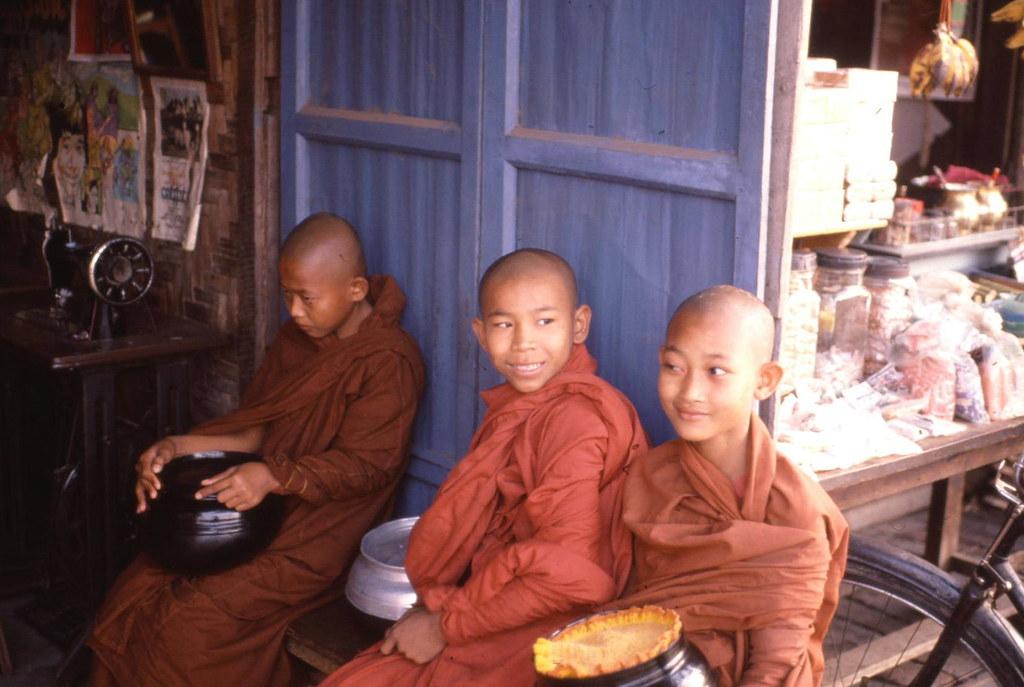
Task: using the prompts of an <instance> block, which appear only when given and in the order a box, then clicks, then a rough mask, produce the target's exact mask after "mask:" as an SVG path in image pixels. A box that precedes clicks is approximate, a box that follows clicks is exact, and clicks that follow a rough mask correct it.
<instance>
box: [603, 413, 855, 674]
mask: <svg viewBox="0 0 1024 687" xmlns="http://www.w3.org/2000/svg"><path fill="white" fill-rule="evenodd" d="M750 430H751V432H750V454H749V455H748V457H747V480H746V486H745V489H744V493H743V497H742V499H737V496H736V490H735V488H734V486H733V484H732V483H731V482H730V481H729V478H728V477H726V476H725V474H724V473H722V472H721V471H720V470H718V468H716V467H715V466H714V465H713V464H712V463H710V462H709V461H708V460H706V459H705V458H704V457H702V456H701V455H700V453H698V452H697V450H696V449H695V448H694V447H693V445H692V444H690V443H689V442H686V441H683V440H681V439H677V440H675V441H670V442H668V443H666V444H662V445H661V446H659V447H657V448H655V449H653V450H652V451H651V452H650V453H649V454H647V455H646V456H644V457H642V458H641V459H640V460H638V461H637V463H636V465H634V467H633V470H632V472H631V474H630V476H629V480H627V483H626V493H625V505H624V514H623V518H624V520H625V521H626V524H627V525H628V526H629V528H630V529H631V530H632V531H633V534H634V536H635V548H634V555H635V559H636V562H635V566H636V568H635V573H634V580H633V583H632V585H631V586H632V591H631V592H630V593H629V594H627V596H626V597H624V598H623V599H621V600H619V601H617V602H615V604H614V605H615V606H617V607H621V606H631V605H637V604H648V603H650V604H658V605H661V606H666V607H669V608H674V609H675V610H676V611H678V612H679V615H680V617H681V618H682V621H683V633H684V635H685V636H686V638H687V639H688V640H689V641H690V642H692V643H693V644H694V645H696V646H697V648H698V649H700V650H701V652H703V653H704V655H705V656H706V657H707V659H708V661H709V663H710V664H711V666H712V667H714V668H715V669H716V670H717V672H718V674H719V679H720V682H721V686H722V687H732V686H733V685H749V686H751V687H752V686H753V685H757V686H758V687H767V686H768V685H786V686H787V687H809V686H811V685H818V684H820V682H821V678H822V672H823V670H824V661H823V658H822V650H821V642H822V639H823V638H824V636H825V631H826V630H827V629H828V624H829V621H830V620H831V618H832V614H833V613H834V612H835V608H836V604H837V603H838V600H839V583H840V581H841V578H842V576H843V571H844V570H845V567H846V548H847V543H848V528H847V525H846V521H845V520H844V519H843V516H842V514H841V513H840V512H839V509H838V508H837V507H836V505H835V504H834V503H833V502H832V499H830V498H829V496H828V494H826V493H825V492H824V490H822V489H821V487H819V486H818V485H817V484H815V483H814V482H813V481H812V480H810V479H809V478H808V477H807V476H806V475H804V474H803V473H801V472H800V470H798V469H797V468H795V467H794V466H793V465H792V464H791V463H790V462H789V461H787V460H786V459H785V458H783V457H781V456H778V455H777V454H776V452H775V444H774V442H773V441H772V438H771V435H770V434H769V433H768V430H767V428H766V427H765V426H764V423H762V422H761V420H760V418H758V417H757V416H756V415H755V416H753V418H752V419H751V424H750Z"/></svg>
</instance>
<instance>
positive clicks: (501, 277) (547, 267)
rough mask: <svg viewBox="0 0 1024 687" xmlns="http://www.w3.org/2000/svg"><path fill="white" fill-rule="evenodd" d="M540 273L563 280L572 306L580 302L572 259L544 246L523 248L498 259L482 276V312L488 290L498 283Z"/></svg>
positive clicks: (541, 275) (478, 297)
mask: <svg viewBox="0 0 1024 687" xmlns="http://www.w3.org/2000/svg"><path fill="white" fill-rule="evenodd" d="M538 276H540V277H547V278H550V279H555V280H557V281H559V282H561V284H562V285H563V286H564V288H565V290H566V292H567V293H568V294H569V298H570V301H571V302H572V307H573V308H575V307H576V306H577V304H578V302H579V291H578V290H577V288H576V274H575V272H573V270H572V267H571V266H570V265H569V263H568V262H566V261H565V259H564V258H562V257H561V256H560V255H556V254H555V253H552V252H551V251H548V250H544V249H542V248H520V249H519V250H517V251H513V252H511V253H509V254H508V255H504V256H502V257H500V258H498V259H497V260H495V261H494V262H493V263H491V266H490V267H488V268H487V271H486V272H484V276H483V277H481V278H480V288H479V290H478V291H477V301H478V303H479V306H480V310H481V312H482V311H483V309H484V300H485V299H486V297H487V294H488V293H489V291H490V290H491V289H492V288H493V287H494V286H495V285H496V284H499V283H501V282H504V281H507V280H510V279H520V278H524V277H538Z"/></svg>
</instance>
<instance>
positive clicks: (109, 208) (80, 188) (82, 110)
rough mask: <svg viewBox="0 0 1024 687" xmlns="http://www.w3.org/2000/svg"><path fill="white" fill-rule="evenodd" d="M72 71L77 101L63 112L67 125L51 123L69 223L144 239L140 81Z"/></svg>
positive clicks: (112, 71) (83, 67) (114, 72)
mask: <svg viewBox="0 0 1024 687" xmlns="http://www.w3.org/2000/svg"><path fill="white" fill-rule="evenodd" d="M73 71H74V73H75V93H76V97H75V98H74V99H73V100H72V101H71V103H70V105H69V107H66V108H64V112H65V116H64V119H66V120H67V121H66V122H64V123H62V124H61V125H60V126H58V127H56V128H55V127H54V126H53V124H52V123H51V129H54V135H55V136H57V141H58V143H57V152H56V157H55V158H54V166H53V172H54V179H55V180H56V182H57V190H58V193H59V196H60V204H61V210H62V211H63V216H64V221H66V222H70V223H71V224H77V225H80V226H86V227H95V228H102V229H103V230H104V231H108V232H111V233H115V234H123V235H127V236H134V237H136V238H141V237H142V236H143V235H144V234H145V231H146V204H145V166H144V165H143V160H142V151H143V150H144V147H143V146H142V145H141V142H142V141H145V140H146V139H145V136H146V129H145V112H144V110H143V109H142V106H141V99H140V97H139V81H138V79H137V78H136V77H135V74H134V72H132V70H131V68H130V67H128V66H115V65H96V64H78V65H75V66H74V68H73ZM68 112H70V113H71V114H70V115H68V114H67V113H68Z"/></svg>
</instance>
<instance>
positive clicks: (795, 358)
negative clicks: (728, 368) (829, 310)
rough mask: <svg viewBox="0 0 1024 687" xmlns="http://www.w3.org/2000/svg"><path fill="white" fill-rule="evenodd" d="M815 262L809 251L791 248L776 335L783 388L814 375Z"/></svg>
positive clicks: (815, 321)
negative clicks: (790, 262) (782, 308)
mask: <svg viewBox="0 0 1024 687" xmlns="http://www.w3.org/2000/svg"><path fill="white" fill-rule="evenodd" d="M817 266H818V259H817V256H816V255H815V254H814V253H813V252H812V251H809V250H795V251H793V259H792V264H791V266H790V270H789V290H788V293H787V295H786V306H785V309H784V311H783V315H782V334H781V336H780V337H779V364H780V365H782V369H783V372H784V375H783V378H782V383H783V385H785V386H786V387H787V388H793V387H794V386H796V385H797V384H798V383H800V382H801V381H804V380H807V379H811V378H813V377H814V366H815V358H816V355H817V350H818V310H819V309H820V306H821V296H819V295H818V292H817V291H815V290H814V272H815V271H816V269H817Z"/></svg>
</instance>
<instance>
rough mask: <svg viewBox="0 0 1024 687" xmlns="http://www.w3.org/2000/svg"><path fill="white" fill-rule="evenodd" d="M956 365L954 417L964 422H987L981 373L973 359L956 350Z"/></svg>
mask: <svg viewBox="0 0 1024 687" xmlns="http://www.w3.org/2000/svg"><path fill="white" fill-rule="evenodd" d="M954 364H955V365H956V411H955V412H956V417H958V418H960V419H961V420H964V421H965V422H974V423H980V422H988V421H989V416H988V411H987V410H986V409H985V392H984V389H983V388H982V384H981V374H980V373H979V372H978V365H977V363H975V362H974V359H973V358H972V357H971V356H970V355H968V354H967V353H964V352H963V351H960V352H958V353H957V354H956V355H955V357H954Z"/></svg>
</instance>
